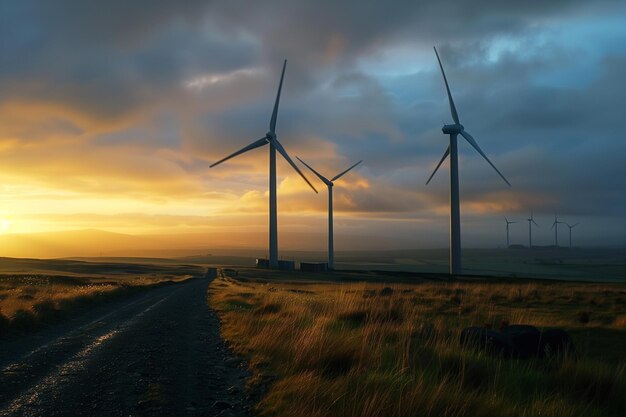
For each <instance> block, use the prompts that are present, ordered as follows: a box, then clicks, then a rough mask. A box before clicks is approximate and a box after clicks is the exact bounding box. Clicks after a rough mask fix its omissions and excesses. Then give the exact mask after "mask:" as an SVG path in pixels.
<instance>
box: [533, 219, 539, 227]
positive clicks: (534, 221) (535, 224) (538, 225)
mask: <svg viewBox="0 0 626 417" xmlns="http://www.w3.org/2000/svg"><path fill="white" fill-rule="evenodd" d="M532 221H533V223H535V226H537V227H539V225H538V224H537V222H536V221H535V219H532Z"/></svg>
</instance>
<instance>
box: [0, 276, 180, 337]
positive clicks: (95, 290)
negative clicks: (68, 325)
mask: <svg viewBox="0 0 626 417" xmlns="http://www.w3.org/2000/svg"><path fill="white" fill-rule="evenodd" d="M185 278H188V276H181V277H179V278H177V279H185ZM171 279H172V277H171V276H167V277H160V276H156V275H155V276H124V277H116V278H87V277H68V276H50V275H16V274H10V275H0V335H1V334H2V333H3V332H5V331H9V330H26V329H29V328H33V327H36V326H37V325H40V324H44V323H45V322H48V321H52V320H55V319H57V318H59V317H60V316H62V315H63V314H65V313H67V312H68V311H70V310H72V309H75V308H77V307H80V306H87V305H90V304H94V303H97V302H99V301H104V300H106V299H110V298H112V297H115V296H117V295H120V294H124V293H128V292H132V291H135V290H138V289H141V288H144V287H147V286H150V285H154V284H157V283H159V282H163V281H166V280H168V281H169V280H171Z"/></svg>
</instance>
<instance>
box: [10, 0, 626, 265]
mask: <svg viewBox="0 0 626 417" xmlns="http://www.w3.org/2000/svg"><path fill="white" fill-rule="evenodd" d="M192 3H194V5H193V6H191V5H181V6H177V7H173V6H172V7H173V9H172V10H169V8H168V14H164V15H161V14H159V13H157V12H156V11H151V10H142V12H141V14H140V15H141V19H143V20H142V23H138V22H136V16H138V15H135V14H126V13H124V11H123V10H122V9H120V10H119V11H117V12H115V13H113V12H112V13H113V14H111V15H112V16H113V15H114V16H117V19H119V21H117V20H116V21H115V22H110V21H107V22H106V24H105V23H102V22H99V17H98V16H100V14H99V13H97V12H94V11H92V10H90V11H89V13H87V11H84V10H83V12H85V14H86V15H87V16H89V18H88V19H87V20H85V22H83V23H80V24H78V23H76V22H75V21H74V20H72V21H71V22H72V24H68V20H67V19H68V16H66V14H65V13H64V12H62V11H61V8H59V9H55V8H53V7H51V6H42V7H41V9H37V8H35V9H33V10H31V9H29V8H28V7H26V6H21V5H20V4H15V5H12V6H10V7H9V6H7V7H6V8H5V9H6V10H4V9H3V14H4V15H5V17H6V19H5V21H6V22H9V25H8V26H9V30H8V33H9V36H8V37H6V38H5V41H3V42H2V44H1V45H0V53H2V56H4V57H5V58H7V61H6V65H4V64H3V71H2V73H1V75H0V91H2V93H1V95H0V233H1V234H2V235H3V238H2V239H0V249H1V250H2V251H3V252H2V253H0V256H2V255H5V254H11V255H15V256H18V255H19V256H26V255H28V254H27V253H22V252H21V251H18V250H17V249H16V248H17V247H18V246H17V244H13V243H11V242H13V241H12V240H7V239H9V237H11V238H13V237H15V236H16V235H23V234H34V235H33V236H30V237H29V238H28V239H36V236H35V235H36V234H41V233H49V232H61V231H81V230H91V231H93V230H98V231H103V232H111V233H120V234H128V235H139V236H152V235H170V236H177V240H175V242H176V244H175V246H176V247H175V248H172V249H176V248H180V247H182V246H184V247H189V248H210V247H231V246H238V245H240V244H247V245H250V246H253V247H259V248H263V247H265V244H266V239H267V236H266V233H267V217H268V216H267V214H268V212H267V193H268V183H267V158H268V154H267V149H257V150H254V151H252V152H249V153H247V154H245V155H242V156H241V157H239V158H237V159H236V160H235V159H234V160H232V161H228V163H225V164H224V165H223V166H220V167H219V169H209V165H210V164H211V163H213V162H215V161H216V160H217V159H218V158H219V157H222V156H223V155H226V154H228V152H232V151H233V150H235V149H239V148H240V147H242V146H244V145H246V144H248V143H250V142H251V141H253V140H255V139H258V137H259V132H265V130H266V129H267V124H268V121H269V117H270V110H271V104H272V102H273V100H274V97H275V88H276V84H277V81H278V72H279V69H280V65H281V63H282V59H283V58H287V59H288V60H289V67H288V69H287V72H286V77H285V86H284V91H283V97H282V101H281V110H280V114H279V125H280V132H279V135H280V140H281V143H283V145H284V146H285V148H286V149H287V150H288V151H289V153H290V154H291V155H292V156H293V157H294V158H295V156H300V157H302V158H304V159H305V160H307V161H310V162H311V163H312V164H313V165H314V166H315V167H318V168H319V169H320V171H322V172H327V173H333V172H336V171H337V170H339V169H340V168H341V167H344V166H347V165H348V164H349V163H351V161H353V160H360V159H363V160H364V163H363V164H362V165H361V166H360V167H359V168H358V169H355V170H354V171H353V172H351V173H350V174H349V175H348V176H346V177H345V178H344V179H343V180H342V182H341V183H340V184H338V186H337V187H336V188H335V216H336V218H337V224H336V231H335V233H336V235H337V236H338V238H339V239H341V236H343V239H344V242H370V243H368V244H369V245H370V246H371V247H372V248H376V247H377V245H379V246H380V248H381V249H382V248H387V247H402V248H404V247H409V248H413V247H414V248H419V247H446V246H447V244H448V243H447V242H448V214H449V205H448V186H449V184H448V179H447V178H448V174H447V172H448V171H447V169H448V168H447V162H446V163H444V165H442V168H441V170H440V171H439V172H438V173H437V175H436V176H435V178H434V179H433V181H432V183H431V184H429V185H428V186H425V185H424V183H425V181H426V179H427V178H428V175H430V172H431V171H432V169H433V168H434V166H435V164H436V163H437V161H438V160H439V158H440V157H441V153H442V152H443V150H444V149H445V143H446V140H447V139H446V137H445V136H444V135H443V134H442V133H441V130H440V129H441V126H442V124H443V123H448V122H449V120H448V119H449V110H448V107H447V106H448V104H447V101H446V96H445V90H444V89H443V88H444V86H443V83H442V80H441V78H440V74H439V73H438V71H439V70H438V67H437V64H436V60H435V56H434V54H433V52H432V46H433V45H437V46H438V47H439V49H440V53H441V55H442V59H443V60H444V61H445V62H446V65H447V68H446V72H447V73H448V76H449V79H450V83H451V85H452V86H453V88H454V90H455V100H456V101H457V106H458V109H459V113H460V114H462V115H463V120H464V121H466V123H467V124H468V125H471V126H472V134H474V135H475V136H476V138H477V140H478V141H479V142H480V144H481V146H482V147H483V149H485V150H486V152H487V154H488V155H489V157H490V158H491V159H492V160H493V161H494V163H495V164H496V165H497V166H498V167H499V168H501V170H502V171H503V173H504V174H505V175H506V176H507V178H508V179H509V180H510V181H511V183H512V185H513V187H512V188H510V189H509V188H507V187H505V186H503V184H502V183H501V182H500V179H499V178H498V177H497V175H496V174H494V172H492V171H491V168H490V167H489V166H487V165H486V164H485V163H484V161H483V160H481V159H480V156H479V155H478V154H476V153H475V152H474V150H473V149H471V148H470V147H469V146H468V145H467V143H461V144H460V145H459V149H460V165H461V169H462V171H463V175H462V178H461V211H462V216H461V218H462V222H463V223H464V226H463V227H464V239H465V238H466V237H467V240H464V245H468V246H489V247H494V246H498V245H501V244H502V240H503V232H502V230H503V226H502V224H501V223H503V220H502V219H503V216H504V215H506V216H507V217H509V218H514V219H524V218H526V217H527V216H528V215H529V213H530V211H531V210H534V213H535V215H536V217H537V218H538V220H540V219H541V217H542V216H543V217H545V218H546V219H548V218H551V217H553V216H554V213H555V212H558V214H559V216H560V217H562V218H563V219H566V220H568V221H571V222H572V223H575V222H580V223H581V226H580V227H579V228H578V229H577V231H576V232H577V239H578V241H579V242H581V244H582V243H584V244H588V245H605V244H606V245H609V246H615V245H622V244H624V243H625V239H626V230H625V229H624V224H625V222H624V221H623V218H624V215H625V214H626V211H625V209H624V207H626V200H625V198H626V197H625V194H624V193H620V192H617V191H616V190H623V189H624V188H625V187H626V183H625V182H624V181H625V178H626V171H624V169H625V168H624V164H623V155H625V154H626V148H625V146H626V145H625V143H626V142H625V141H624V140H622V139H621V138H619V135H617V136H616V135H615V130H614V128H613V127H614V126H618V125H621V118H622V115H621V110H620V111H617V110H615V109H622V108H623V106H621V105H620V103H621V100H622V98H623V97H624V95H625V94H624V91H622V90H623V89H624V88H626V87H624V86H625V85H626V84H624V83H623V82H616V80H620V79H621V77H622V76H623V73H624V68H626V47H625V45H626V29H624V28H626V24H624V23H626V22H624V18H623V17H621V16H624V15H625V14H619V13H615V12H614V13H611V14H610V15H609V14H607V13H606V12H604V11H603V9H601V8H599V7H598V8H596V7H592V6H589V7H582V6H578V5H574V4H572V5H571V6H564V7H563V8H559V9H558V13H556V12H555V10H554V8H553V7H552V6H549V5H545V7H544V6H542V7H539V6H537V8H534V7H530V8H529V9H532V10H527V11H519V13H514V14H512V15H510V16H511V21H510V22H509V23H510V24H509V25H505V26H503V25H495V24H494V25H490V24H484V25H481V23H480V22H483V23H485V22H492V21H498V18H497V16H501V14H500V12H502V11H500V12H499V11H498V10H499V8H500V7H504V6H500V5H497V6H494V10H493V16H494V17H493V19H491V20H490V19H487V20H485V19H482V18H481V19H478V20H480V22H478V20H477V21H476V22H472V23H471V24H469V25H460V24H459V25H458V26H457V25H456V23H455V24H450V25H449V26H448V25H444V26H442V27H438V28H436V29H435V28H431V29H430V30H429V31H428V32H424V31H423V29H420V28H421V27H423V26H424V25H423V24H422V23H424V22H432V21H434V20H435V18H434V17H433V16H431V15H430V14H432V13H435V11H434V10H433V11H418V9H417V8H416V9H414V8H412V7H408V8H407V10H406V13H400V14H399V16H402V17H399V18H398V20H397V21H396V22H394V23H393V24H389V25H388V24H385V25H371V24H369V22H371V21H376V19H377V16H378V15H377V13H378V12H376V10H371V11H368V12H366V11H359V12H358V13H357V12H354V11H351V12H349V13H348V12H346V13H338V14H337V13H334V12H333V13H330V12H324V13H322V12H320V13H319V14H318V13H315V14H313V15H311V16H306V19H305V20H307V22H309V24H308V25H304V26H302V27H300V26H297V25H295V24H294V23H293V22H297V21H300V20H301V19H303V16H302V15H301V13H302V10H301V9H299V8H297V7H296V6H295V5H294V6H288V7H285V10H284V11H283V15H281V16H274V17H272V16H269V15H266V14H265V13H263V12H262V10H257V7H260V6H257V5H255V6H251V7H249V10H248V8H247V9H246V11H245V12H244V11H240V12H237V13H236V14H237V15H238V16H237V18H234V17H233V15H231V14H230V13H229V12H227V11H226V9H228V8H227V7H222V6H219V5H215V6H211V7H208V6H200V5H197V4H196V3H195V2H192ZM98 7H100V6H98ZM111 7H113V6H111ZM320 7H321V8H322V9H323V8H324V7H325V6H320ZM620 7H621V6H620ZM79 9H80V10H82V6H81V7H79ZM80 10H77V11H76V12H77V13H82V12H81V11H80ZM428 10H430V9H428ZM490 10H491V9H490ZM240 13H241V15H239V14H240ZM353 13H354V14H353ZM437 13H438V12H437ZM468 13H469V14H473V13H474V11H472V10H465V11H464V12H462V11H459V12H458V13H457V12H454V13H451V14H449V15H448V16H447V18H448V19H449V21H450V22H457V21H460V20H461V19H462V20H463V21H464V22H467V14H468ZM481 13H487V14H488V13H491V11H487V10H483V11H482V12H481ZM153 14H154V15H153ZM157 14H158V16H157ZM107 15H109V14H107ZM330 15H332V16H335V18H336V20H332V21H329V19H327V16H330ZM129 16H135V17H133V18H130V17H129ZM481 16H482V17H484V15H481ZM253 17H254V19H253ZM103 19H104V18H103ZM81 21H82V20H81ZM131 22H132V24H131ZM290 22H291V23H290ZM537 22H540V23H537ZM309 26H310V27H309ZM328 26H331V27H328ZM429 27H430V26H429ZM461 27H462V28H463V29H462V30H461V29H460V28H461ZM312 28H315V30H313V29H312ZM364 28H367V30H365V29H364ZM391 28H395V29H393V30H391ZM324 29H328V30H324ZM556 56H558V57H559V58H558V59H556V58H555V57H556ZM52 57H54V58H52ZM511 97H515V98H516V100H511ZM307 175H308V174H307ZM309 179H310V180H311V181H312V182H313V184H315V185H316V187H318V189H319V190H320V194H319V195H316V194H314V193H313V192H311V190H310V189H309V188H308V186H307V185H306V183H304V182H303V181H302V179H301V178H299V177H298V176H297V175H296V174H295V173H294V172H293V170H292V169H291V168H290V167H289V166H288V165H287V164H286V163H285V162H284V161H282V160H279V162H278V184H279V187H278V206H279V224H280V227H279V229H280V235H281V243H280V244H281V245H282V244H283V243H282V242H288V241H291V240H294V241H295V242H296V245H302V246H303V247H304V246H306V247H311V248H318V249H323V248H324V245H325V243H324V242H325V241H324V237H323V235H324V233H325V213H326V204H327V202H326V196H325V189H324V188H323V187H322V186H321V183H319V181H318V180H317V179H316V178H314V177H312V176H310V175H309ZM583 196H584V197H583ZM547 222H548V220H546V221H545V222H544V223H546V224H547ZM398 224H401V225H402V226H396V225H398ZM615 224H620V226H618V227H616V226H614V225H615ZM515 226H518V225H515ZM501 229H502V230H501ZM296 232H298V233H303V232H306V233H309V236H311V238H310V239H308V240H306V242H305V239H300V240H298V239H293V238H294V237H295V235H294V234H295V233H296ZM523 233H524V230H523V229H522V228H519V230H518V229H517V228H516V227H514V226H512V239H513V241H522V240H524V239H525V237H524V235H523ZM564 233H565V232H564ZM198 234H203V236H206V237H207V239H205V240H198V239H196V238H197V235H198ZM193 235H195V236H196V238H194V237H193ZM245 236H248V239H247V240H246V239H245V238H244V237H245ZM211 237H212V238H211ZM372 237H374V238H372ZM375 237H380V239H378V240H377V239H376V238H375ZM22 238H25V237H24V236H21V237H20V239H22ZM536 238H537V241H538V244H547V243H549V242H550V241H551V239H552V235H551V234H550V233H549V232H548V231H544V230H543V229H540V230H539V231H537V237H536ZM103 239H104V238H103ZM172 242H173V241H172ZM203 242H206V243H203ZM86 244H87V245H89V243H86ZM105 246H106V250H108V249H110V248H113V247H115V244H114V243H111V244H110V245H105ZM156 246H159V245H156ZM162 246H163V249H166V248H169V246H170V245H169V243H167V242H165V243H163V245H162ZM159 247H160V246H159ZM337 249H338V250H347V249H350V248H349V247H345V246H344V247H341V245H339V246H338V247H337ZM106 250H103V252H106ZM70 252H71V250H70V251H69V252H68V253H67V255H72V253H70ZM54 253H55V254H60V253H64V252H63V251H60V252H59V251H55V252H54Z"/></svg>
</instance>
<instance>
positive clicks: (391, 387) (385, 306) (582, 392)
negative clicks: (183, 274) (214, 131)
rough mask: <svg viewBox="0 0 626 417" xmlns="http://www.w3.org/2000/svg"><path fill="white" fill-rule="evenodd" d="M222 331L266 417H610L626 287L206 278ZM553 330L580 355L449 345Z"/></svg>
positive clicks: (623, 387)
mask: <svg viewBox="0 0 626 417" xmlns="http://www.w3.org/2000/svg"><path fill="white" fill-rule="evenodd" d="M210 298H211V303H212V304H213V305H214V306H215V308H216V309H217V310H218V313H219V315H220V317H221V319H222V323H223V326H222V332H223V336H224V337H225V338H226V339H227V341H228V342H229V343H230V344H231V346H232V347H233V348H234V349H235V350H236V351H237V352H238V353H240V354H243V355H245V356H247V357H248V358H249V360H250V365H251V367H252V369H253V372H254V375H255V377H254V378H253V380H252V382H251V384H253V385H256V386H257V388H258V389H262V390H265V391H266V392H265V393H264V394H263V395H262V398H261V401H260V403H259V411H260V412H261V414H263V415H275V416H354V417H368V416H537V415H541V416H585V417H589V416H618V415H622V414H621V413H623V410H624V409H626V396H624V395H623V393H624V392H626V370H625V367H626V362H625V358H624V352H625V351H626V309H625V307H624V300H626V288H625V287H624V286H623V285H622V286H620V285H600V286H598V285H590V284H589V285H585V284H565V283H546V284H537V283H533V284H484V283H482V284H481V283H464V284H463V283H460V284H443V283H437V284H420V285H406V284H397V285H393V286H391V287H390V286H385V285H384V284H348V285H346V284H328V283H324V284H302V283H299V284H297V285H296V284H289V283H284V282H281V283H254V282H239V281H235V280H232V279H229V278H227V279H219V280H215V281H214V282H213V284H212V286H211V290H210ZM506 323H511V324H513V323H528V324H534V325H536V326H539V327H553V326H561V327H565V328H567V329H568V331H570V333H571V334H572V335H573V338H574V342H575V343H576V345H577V348H578V350H579V358H578V360H575V359H574V358H565V359H563V360H554V359H553V360H545V359H544V360H539V359H535V360H525V361H523V360H507V359H502V358H494V357H489V356H486V355H485V354H483V353H481V352H476V351H471V350H464V349H462V348H460V347H459V343H458V340H459V332H460V330H461V329H462V328H463V327H465V326H469V325H481V326H488V327H495V328H497V327H499V326H500V325H502V324H506Z"/></svg>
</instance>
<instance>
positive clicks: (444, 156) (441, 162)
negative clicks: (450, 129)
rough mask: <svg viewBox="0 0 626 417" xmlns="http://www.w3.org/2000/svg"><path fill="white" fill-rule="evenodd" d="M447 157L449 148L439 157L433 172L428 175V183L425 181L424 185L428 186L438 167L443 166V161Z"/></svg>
mask: <svg viewBox="0 0 626 417" xmlns="http://www.w3.org/2000/svg"><path fill="white" fill-rule="evenodd" d="M448 155H450V146H448V148H447V149H446V151H445V152H444V153H443V156H442V157H441V161H439V163H438V164H437V166H436V167H435V170H434V171H433V173H432V174H430V178H428V181H426V185H428V183H429V182H430V180H432V179H433V177H434V176H435V172H437V170H438V169H439V167H440V166H441V164H443V161H445V159H446V158H447V157H448Z"/></svg>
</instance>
